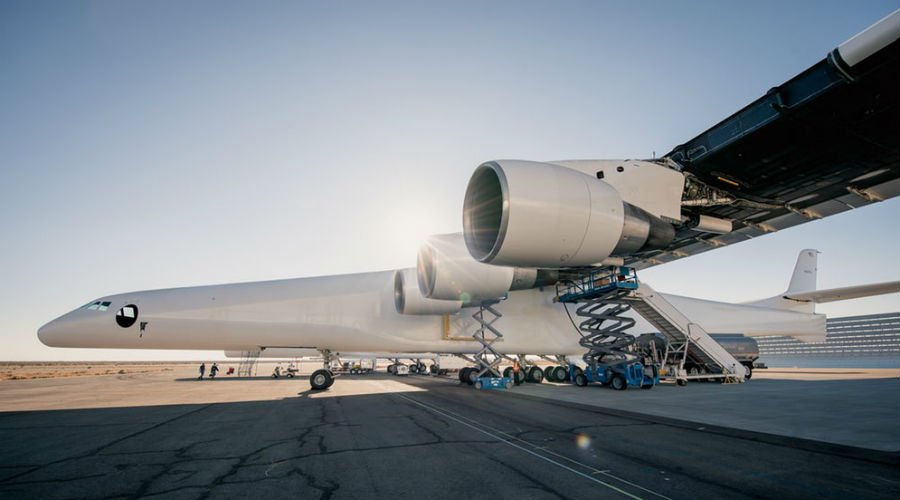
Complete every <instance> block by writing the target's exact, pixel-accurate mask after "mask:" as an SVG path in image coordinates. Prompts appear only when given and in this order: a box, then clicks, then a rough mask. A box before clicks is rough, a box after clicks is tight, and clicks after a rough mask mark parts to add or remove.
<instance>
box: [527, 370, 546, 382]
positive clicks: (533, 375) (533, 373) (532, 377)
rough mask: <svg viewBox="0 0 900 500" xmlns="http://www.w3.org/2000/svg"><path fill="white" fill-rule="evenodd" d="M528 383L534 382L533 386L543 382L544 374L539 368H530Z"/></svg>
mask: <svg viewBox="0 0 900 500" xmlns="http://www.w3.org/2000/svg"><path fill="white" fill-rule="evenodd" d="M528 381H529V382H534V383H535V384H540V383H541V382H543V381H544V372H542V371H541V369H540V368H538V367H536V366H532V367H531V368H530V369H529V370H528Z"/></svg>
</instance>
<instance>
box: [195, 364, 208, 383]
mask: <svg viewBox="0 0 900 500" xmlns="http://www.w3.org/2000/svg"><path fill="white" fill-rule="evenodd" d="M204 373H206V363H200V376H199V377H197V380H203V374H204Z"/></svg>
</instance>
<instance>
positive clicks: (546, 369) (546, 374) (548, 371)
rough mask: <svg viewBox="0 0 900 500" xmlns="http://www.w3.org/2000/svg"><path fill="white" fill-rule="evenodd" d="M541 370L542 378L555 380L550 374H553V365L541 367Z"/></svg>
mask: <svg viewBox="0 0 900 500" xmlns="http://www.w3.org/2000/svg"><path fill="white" fill-rule="evenodd" d="M543 372H544V379H546V380H549V381H551V382H556V381H555V380H553V376H552V375H553V367H552V366H545V367H544V369H543Z"/></svg>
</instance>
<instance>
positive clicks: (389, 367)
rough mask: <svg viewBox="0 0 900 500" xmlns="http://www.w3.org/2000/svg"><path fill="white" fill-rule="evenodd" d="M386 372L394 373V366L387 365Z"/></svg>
mask: <svg viewBox="0 0 900 500" xmlns="http://www.w3.org/2000/svg"><path fill="white" fill-rule="evenodd" d="M387 372H388V373H394V365H388V367H387Z"/></svg>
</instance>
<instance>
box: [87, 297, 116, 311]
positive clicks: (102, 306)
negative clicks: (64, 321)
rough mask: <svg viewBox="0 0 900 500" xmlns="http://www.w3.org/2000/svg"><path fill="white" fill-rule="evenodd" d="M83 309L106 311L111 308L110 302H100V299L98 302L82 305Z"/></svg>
mask: <svg viewBox="0 0 900 500" xmlns="http://www.w3.org/2000/svg"><path fill="white" fill-rule="evenodd" d="M81 308H82V309H87V310H88V311H105V310H107V309H109V302H100V301H99V300H98V301H96V302H91V303H89V304H85V305H83V306H81Z"/></svg>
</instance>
